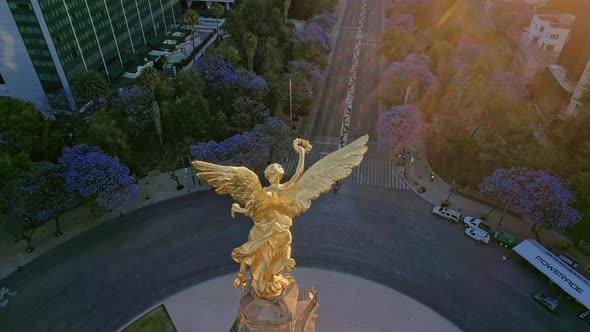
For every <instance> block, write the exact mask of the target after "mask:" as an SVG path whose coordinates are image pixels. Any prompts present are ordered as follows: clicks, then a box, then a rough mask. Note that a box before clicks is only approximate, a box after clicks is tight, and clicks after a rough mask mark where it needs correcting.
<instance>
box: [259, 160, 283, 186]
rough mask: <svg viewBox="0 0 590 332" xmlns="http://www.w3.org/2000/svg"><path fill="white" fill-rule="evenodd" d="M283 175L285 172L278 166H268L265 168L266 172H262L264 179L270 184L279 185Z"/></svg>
mask: <svg viewBox="0 0 590 332" xmlns="http://www.w3.org/2000/svg"><path fill="white" fill-rule="evenodd" d="M283 175H285V171H284V170H283V167H281V165H279V164H270V165H268V167H266V170H264V177H266V179H267V180H268V182H270V183H271V184H279V182H281V179H282V178H283Z"/></svg>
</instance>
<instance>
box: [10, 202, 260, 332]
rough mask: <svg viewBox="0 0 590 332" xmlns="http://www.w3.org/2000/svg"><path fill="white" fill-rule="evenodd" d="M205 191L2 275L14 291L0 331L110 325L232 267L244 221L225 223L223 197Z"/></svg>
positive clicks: (108, 327)
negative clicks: (22, 268) (231, 255)
mask: <svg viewBox="0 0 590 332" xmlns="http://www.w3.org/2000/svg"><path fill="white" fill-rule="evenodd" d="M212 194H213V193H209V194H200V193H196V194H194V195H193V194H191V195H188V196H184V197H182V198H179V199H173V200H169V201H165V202H163V203H161V204H155V205H153V206H149V207H147V208H144V209H140V210H138V211H136V212H133V213H130V214H128V215H127V216H125V217H124V218H121V219H117V220H114V221H113V222H110V223H106V224H103V225H100V226H97V227H96V228H94V229H92V230H90V231H88V232H86V233H84V234H82V235H80V236H78V237H76V238H74V239H72V240H70V241H68V242H66V243H64V244H63V245H61V246H59V247H57V248H55V249H54V250H52V251H50V252H49V253H48V254H45V255H42V256H41V257H39V258H37V259H35V260H34V261H33V262H32V263H30V264H28V265H26V266H25V269H24V270H23V271H22V272H19V273H15V274H12V275H10V276H9V277H7V278H5V279H4V280H3V285H6V286H7V287H8V288H10V289H15V290H18V291H19V294H18V296H15V297H12V298H11V299H10V302H9V304H8V305H7V306H6V307H5V308H4V309H3V310H0V321H2V322H3V324H5V325H3V327H2V331H15V332H21V331H114V330H116V329H117V328H118V327H120V326H121V325H123V324H125V323H126V322H127V321H128V320H129V319H131V318H133V317H134V316H136V315H138V314H140V313H141V312H143V311H144V310H145V309H146V308H148V307H149V306H151V305H153V304H156V303H157V302H159V301H161V300H162V299H164V298H166V297H168V296H170V295H172V294H174V293H176V292H178V291H181V290H183V289H185V288H187V287H190V286H192V285H194V284H196V283H199V282H202V281H205V280H208V279H211V278H214V277H217V276H219V275H223V274H227V273H231V272H233V271H237V270H236V264H235V263H234V262H233V261H232V260H231V257H230V252H231V250H232V249H233V248H234V247H237V246H239V245H241V244H242V243H243V242H244V240H245V239H246V238H247V234H248V230H249V227H250V224H248V223H236V222H232V221H231V219H230V218H229V209H230V207H231V200H230V199H228V198H225V197H214V196H213V195H212ZM222 211H224V212H227V213H224V212H222ZM199 215H200V216H201V218H199ZM203 216H206V218H205V217H203ZM230 286H231V285H230Z"/></svg>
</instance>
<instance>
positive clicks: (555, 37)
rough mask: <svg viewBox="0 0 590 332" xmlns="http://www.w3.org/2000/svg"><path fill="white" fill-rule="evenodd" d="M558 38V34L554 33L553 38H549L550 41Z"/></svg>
mask: <svg viewBox="0 0 590 332" xmlns="http://www.w3.org/2000/svg"><path fill="white" fill-rule="evenodd" d="M558 36H559V35H558V34H556V33H552V34H551V36H549V39H557V37H558Z"/></svg>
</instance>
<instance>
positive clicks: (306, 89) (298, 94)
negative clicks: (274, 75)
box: [278, 72, 313, 116]
mask: <svg viewBox="0 0 590 332" xmlns="http://www.w3.org/2000/svg"><path fill="white" fill-rule="evenodd" d="M289 79H291V93H292V103H293V114H295V115H300V116H305V115H307V114H308V113H309V104H310V103H311V98H312V95H313V93H312V90H311V84H310V83H309V81H308V80H307V77H305V74H304V73H302V72H293V73H284V74H283V75H281V79H280V80H279V82H278V84H279V90H278V92H279V99H280V102H281V105H283V111H285V112H286V113H289Z"/></svg>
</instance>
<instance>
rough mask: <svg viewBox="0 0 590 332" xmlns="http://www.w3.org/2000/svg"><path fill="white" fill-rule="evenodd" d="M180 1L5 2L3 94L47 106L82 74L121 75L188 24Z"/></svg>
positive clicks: (1, 3) (0, 6) (0, 47)
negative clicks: (52, 96) (49, 99)
mask: <svg viewBox="0 0 590 332" xmlns="http://www.w3.org/2000/svg"><path fill="white" fill-rule="evenodd" d="M179 2H180V0H93V1H91V0H0V77H1V79H0V95H9V96H13V97H18V98H22V99H26V100H29V101H32V102H35V103H36V104H37V105H39V106H40V107H42V108H46V107H47V101H46V98H45V95H46V94H47V93H51V92H54V91H56V90H59V89H62V88H63V89H64V90H65V91H66V94H70V93H69V91H70V89H71V88H70V85H71V83H72V82H73V80H74V79H75V78H76V76H77V75H78V74H80V73H82V72H85V71H87V70H96V71H99V72H102V73H104V75H105V76H106V77H107V78H108V79H109V80H112V79H115V78H117V77H119V76H121V75H122V74H123V73H124V72H125V67H126V66H129V65H130V64H132V63H134V62H135V60H136V59H137V58H143V57H145V56H146V55H147V52H149V50H150V49H153V48H156V47H157V46H158V44H159V43H160V42H162V41H163V40H165V39H166V36H167V35H168V34H169V33H172V30H173V29H174V28H175V27H176V26H177V25H180V24H182V23H183V22H182V13H181V10H180V3H179ZM33 73H34V75H33ZM23 89H25V90H29V91H24V90H23ZM39 89H40V90H39ZM70 95H71V94H70Z"/></svg>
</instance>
